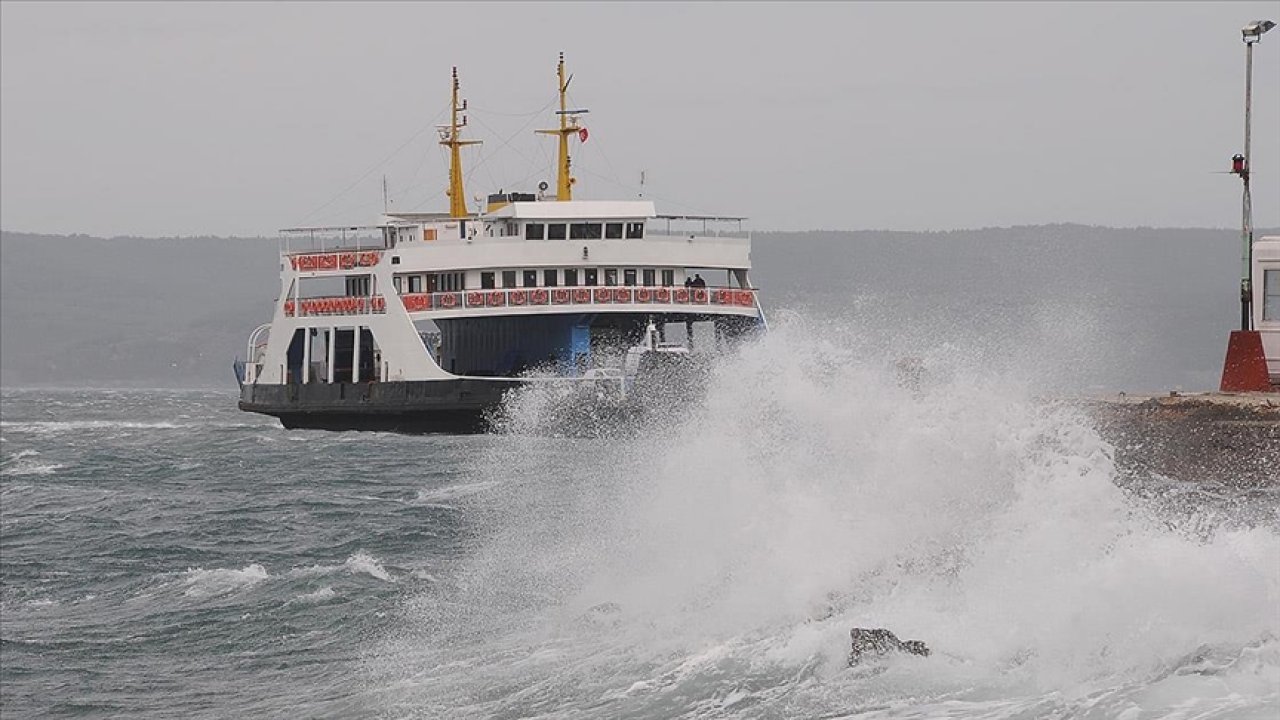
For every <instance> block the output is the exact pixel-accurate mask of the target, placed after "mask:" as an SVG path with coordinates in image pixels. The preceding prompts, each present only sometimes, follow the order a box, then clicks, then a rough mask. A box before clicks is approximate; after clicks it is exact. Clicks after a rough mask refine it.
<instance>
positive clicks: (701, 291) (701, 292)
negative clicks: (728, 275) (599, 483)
mask: <svg viewBox="0 0 1280 720" xmlns="http://www.w3.org/2000/svg"><path fill="white" fill-rule="evenodd" d="M693 301H694V302H696V303H705V302H706V301H707V289H706V288H701V287H699V288H694V289H693Z"/></svg>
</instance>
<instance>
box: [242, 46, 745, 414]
mask: <svg viewBox="0 0 1280 720" xmlns="http://www.w3.org/2000/svg"><path fill="white" fill-rule="evenodd" d="M556 76H557V80H558V82H557V87H558V95H559V110H558V111H557V112H556V113H555V114H556V118H557V120H558V122H557V123H556V127H553V128H551V129H547V130H537V131H536V132H538V133H541V134H546V135H551V136H554V137H556V138H557V140H558V157H557V170H556V187H555V190H554V193H552V192H551V191H550V185H549V183H547V182H545V181H544V182H541V183H539V184H538V187H537V190H536V191H534V192H509V191H507V190H505V189H499V190H498V192H496V193H492V194H489V195H488V196H487V203H486V204H485V205H484V207H483V208H480V207H477V208H476V209H475V211H472V209H471V208H469V207H468V204H467V199H466V197H467V196H466V194H465V191H464V182H463V180H464V178H463V171H462V170H463V168H462V162H461V149H462V148H463V147H465V146H468V145H474V144H478V143H479V142H481V141H479V140H475V139H464V138H463V131H464V129H465V128H466V126H467V118H466V115H465V114H464V113H465V112H466V110H467V103H466V101H465V100H460V99H459V90H460V84H459V81H458V72H457V68H454V69H453V75H452V93H451V104H450V106H449V107H450V112H449V122H448V124H447V125H442V126H439V128H438V130H439V135H440V139H439V142H440V144H441V145H442V146H444V147H446V148H447V149H448V151H449V156H450V165H449V186H448V191H447V197H448V200H449V209H448V212H438V213H430V212H392V211H390V210H389V209H386V208H384V213H383V214H382V216H381V217H380V219H379V220H378V222H377V224H376V225H371V226H348V227H297V228H288V229H285V230H282V231H281V248H280V291H279V297H278V298H277V299H276V302H275V307H274V314H273V316H272V318H271V321H270V322H269V323H265V324H263V325H261V326H259V327H258V328H256V329H255V330H253V332H252V333H251V334H250V336H249V339H248V343H247V346H246V355H245V358H244V359H243V360H237V361H236V363H235V371H236V378H237V381H238V383H239V385H240V398H239V407H240V409H241V410H244V411H248V412H254V413H262V414H266V415H271V416H274V417H276V418H279V420H280V422H281V423H282V424H283V425H284V426H285V427H288V428H321V429H329V430H382V431H393V432H476V431H484V430H486V429H489V428H490V427H492V425H493V423H494V418H495V412H496V411H497V410H498V409H499V408H500V407H501V406H502V404H503V401H504V398H506V397H507V396H508V394H509V393H511V392H513V391H515V390H517V389H520V388H527V387H529V386H530V385H531V384H535V383H552V384H555V385H556V386H557V387H563V386H565V385H566V384H567V385H568V386H570V387H572V388H585V389H587V390H588V392H584V393H580V394H581V395H582V396H584V397H588V398H594V399H596V400H597V401H599V402H605V401H606V400H605V399H606V398H608V399H609V400H608V402H610V403H611V404H612V406H616V407H622V408H635V407H642V406H643V403H642V402H640V401H642V400H643V399H644V398H643V396H644V395H645V394H646V393H649V394H657V395H661V394H662V391H663V390H664V389H665V390H667V391H671V390H672V388H671V387H669V385H670V384H671V383H673V382H675V379H674V378H677V377H681V376H680V375H679V374H678V373H674V374H673V373H672V372H670V371H671V370H672V369H673V368H677V369H678V368H696V367H698V366H699V361H700V360H701V361H703V362H704V363H705V359H706V358H708V357H712V356H714V353H715V352H716V351H717V350H718V349H724V348H726V347H730V346H732V344H733V343H735V342H737V341H739V340H741V339H742V338H744V337H747V336H749V335H751V334H752V333H755V332H759V331H760V330H763V329H764V328H765V327H766V320H765V315H764V311H763V308H762V305H761V302H760V297H759V290H758V289H757V288H756V287H755V286H754V285H752V283H751V279H750V274H749V273H750V270H751V234H750V231H749V230H748V229H746V228H745V226H744V222H745V218H740V217H721V216H702V215H661V214H658V213H657V211H656V208H655V205H654V203H653V202H651V201H649V200H644V199H642V198H638V199H621V200H575V199H574V197H573V193H574V187H575V184H576V178H574V177H573V175H572V174H571V154H570V149H571V145H572V144H573V143H574V142H579V143H580V142H585V141H586V139H587V137H588V135H587V130H586V128H585V127H584V126H583V124H582V116H583V115H584V114H586V112H587V111H586V110H585V109H575V108H571V107H569V105H568V100H567V94H566V91H567V88H568V81H567V80H566V77H565V63H564V55H563V53H561V55H560V60H559V63H558V65H557V68H556ZM655 369H657V370H661V372H657V371H655ZM683 377H685V378H686V379H687V378H688V377H692V376H691V375H688V374H686V375H684V376H683ZM606 390H607V392H606ZM681 392H683V390H678V391H677V392H676V394H677V395H678V394H680V393H681ZM668 394H670V392H668ZM570 395H571V396H572V395H573V393H570ZM550 422H556V420H555V418H552V419H551V420H550Z"/></svg>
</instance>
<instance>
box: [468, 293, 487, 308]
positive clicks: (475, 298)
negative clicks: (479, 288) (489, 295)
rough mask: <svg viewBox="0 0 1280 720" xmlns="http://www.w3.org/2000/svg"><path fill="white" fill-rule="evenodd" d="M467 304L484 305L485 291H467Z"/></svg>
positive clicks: (471, 305) (472, 305)
mask: <svg viewBox="0 0 1280 720" xmlns="http://www.w3.org/2000/svg"><path fill="white" fill-rule="evenodd" d="M467 305H468V306H470V307H484V293H482V292H469V293H467Z"/></svg>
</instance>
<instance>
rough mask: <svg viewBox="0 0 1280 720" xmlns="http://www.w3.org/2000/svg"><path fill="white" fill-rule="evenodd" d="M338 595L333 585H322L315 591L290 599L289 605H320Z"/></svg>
mask: <svg viewBox="0 0 1280 720" xmlns="http://www.w3.org/2000/svg"><path fill="white" fill-rule="evenodd" d="M336 597H338V594H337V593H336V592H334V591H333V588H331V587H328V586H326V587H322V588H320V589H319V590H316V591H315V592H309V593H303V594H302V595H298V596H297V597H294V598H293V599H291V600H289V602H288V604H289V605H319V604H321V603H326V602H329V601H330V600H333V599H334V598H336Z"/></svg>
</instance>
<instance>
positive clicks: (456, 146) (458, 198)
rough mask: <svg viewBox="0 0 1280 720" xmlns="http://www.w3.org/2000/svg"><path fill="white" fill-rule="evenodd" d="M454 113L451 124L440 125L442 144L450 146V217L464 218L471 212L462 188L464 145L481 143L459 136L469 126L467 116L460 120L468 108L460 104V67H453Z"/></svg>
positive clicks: (465, 103) (451, 106)
mask: <svg viewBox="0 0 1280 720" xmlns="http://www.w3.org/2000/svg"><path fill="white" fill-rule="evenodd" d="M449 107H450V108H451V110H452V113H451V115H450V117H449V124H448V125H447V126H446V125H442V126H441V127H440V144H441V145H444V146H445V147H447V148H449V217H455V218H464V217H467V216H468V215H470V214H471V213H470V212H468V211H467V196H466V193H465V192H464V191H463V189H462V146H463V145H479V144H480V141H479V140H463V139H462V138H461V137H460V136H459V132H460V131H461V130H462V128H464V127H466V126H467V116H465V115H463V116H462V122H461V123H459V122H458V113H459V112H462V111H463V110H466V109H467V101H466V100H463V101H462V105H461V106H459V105H458V68H457V67H456V66H455V67H454V68H453V101H452V102H451V103H450V104H449Z"/></svg>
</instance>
